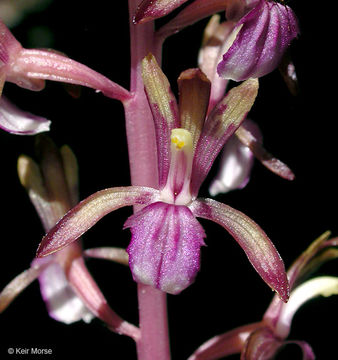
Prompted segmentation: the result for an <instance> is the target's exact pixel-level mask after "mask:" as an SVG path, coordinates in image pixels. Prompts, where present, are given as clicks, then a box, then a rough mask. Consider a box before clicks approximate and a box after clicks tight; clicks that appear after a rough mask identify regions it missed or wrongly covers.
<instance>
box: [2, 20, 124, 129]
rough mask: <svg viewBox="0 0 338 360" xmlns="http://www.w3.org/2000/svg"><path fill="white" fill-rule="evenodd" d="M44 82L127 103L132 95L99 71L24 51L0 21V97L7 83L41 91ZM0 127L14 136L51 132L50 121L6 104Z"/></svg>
mask: <svg viewBox="0 0 338 360" xmlns="http://www.w3.org/2000/svg"><path fill="white" fill-rule="evenodd" d="M45 80H53V81H61V82H65V83H71V84H77V85H82V86H87V87H90V88H93V89H95V90H97V91H101V92H102V93H103V94H104V95H106V96H108V97H111V98H114V99H118V100H121V101H125V100H127V99H129V98H130V95H129V92H128V91H127V90H125V89H124V88H122V87H120V86H119V85H117V84H116V83H114V82H112V81H110V80H109V79H107V78H106V77H104V76H103V75H101V74H99V73H97V72H96V71H94V70H92V69H90V68H88V67H87V66H85V65H82V64H80V63H78V62H76V61H74V60H71V59H69V58H68V57H66V56H64V55H61V54H60V53H57V52H55V51H50V50H35V49H24V48H23V47H22V46H21V44H20V43H19V42H18V41H17V40H16V39H15V37H14V36H13V35H12V33H11V32H10V30H9V29H8V28H7V27H6V25H5V24H4V23H3V22H2V21H1V20H0V95H1V93H2V89H3V86H4V84H5V82H6V81H9V82H12V83H15V84H16V85H18V86H20V87H23V88H26V89H29V90H33V91H39V90H42V89H43V88H44V86H45ZM0 107H1V110H0V127H1V128H2V129H4V130H6V131H8V132H11V133H14V134H36V133H39V132H42V131H47V130H49V125H50V121H49V120H47V119H44V118H41V117H38V116H35V115H31V114H27V113H25V114H24V115H25V116H23V113H22V112H21V111H20V110H18V109H16V108H15V107H14V106H12V105H9V103H8V102H7V101H6V100H4V101H1V103H0Z"/></svg>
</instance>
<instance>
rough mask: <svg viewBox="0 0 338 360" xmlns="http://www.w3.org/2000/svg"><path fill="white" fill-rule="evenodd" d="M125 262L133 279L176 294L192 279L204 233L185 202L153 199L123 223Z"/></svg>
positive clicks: (198, 266) (198, 262)
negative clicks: (128, 232) (126, 234)
mask: <svg viewBox="0 0 338 360" xmlns="http://www.w3.org/2000/svg"><path fill="white" fill-rule="evenodd" d="M124 226H125V228H130V229H131V233H132V239H131V242H130V244H129V246H128V249H127V252H128V254H129V265H130V268H131V271H132V274H133V277H134V280H135V281H137V282H141V283H144V284H146V285H151V286H153V287H155V288H157V289H160V290H162V291H165V292H167V293H170V294H178V293H180V292H181V291H182V290H184V289H185V288H186V287H188V286H189V285H190V284H191V283H192V282H193V281H194V279H195V276H196V274H197V272H198V271H199V268H200V247H201V246H202V245H204V241H203V239H204V237H205V233H204V230H203V228H202V226H201V225H200V223H199V222H198V221H197V220H196V219H195V217H194V215H193V214H192V213H191V211H190V210H189V209H188V208H187V207H186V206H179V205H172V204H166V203H163V202H156V203H153V204H151V205H149V206H147V207H145V208H144V209H143V210H141V211H140V212H138V213H136V214H135V215H132V216H131V217H130V218H129V219H128V220H127V221H126V223H125V225H124Z"/></svg>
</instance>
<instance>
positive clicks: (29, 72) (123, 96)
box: [6, 49, 130, 101]
mask: <svg viewBox="0 0 338 360" xmlns="http://www.w3.org/2000/svg"><path fill="white" fill-rule="evenodd" d="M27 79H28V84H26V82H27ZM36 79H38V80H41V79H42V80H52V81H61V82H65V83H70V84H77V85H82V86H87V87H90V88H93V89H95V90H97V91H102V93H103V94H104V95H106V96H108V97H110V98H113V99H118V100H120V101H125V100H128V99H130V94H129V92H128V91H127V90H125V89H124V88H122V87H121V86H119V85H118V84H116V83H114V82H113V81H111V80H109V79H108V78H106V77H105V76H103V75H101V74H99V73H98V72H96V71H94V70H92V69H90V68H89V67H87V66H85V65H83V64H80V63H78V62H76V61H74V60H72V59H70V58H68V57H66V56H64V55H61V54H59V53H56V52H54V51H48V50H34V49H32V50H30V49H22V50H21V51H20V52H19V53H18V54H17V56H16V58H15V59H14V62H13V64H11V66H10V67H9V69H8V72H7V78H6V80H7V81H10V82H13V83H15V84H17V85H19V86H22V87H26V88H28V89H30V90H41V87H40V88H38V89H34V88H32V86H31V85H30V82H31V81H34V80H36Z"/></svg>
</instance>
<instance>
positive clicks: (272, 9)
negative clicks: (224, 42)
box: [218, 0, 299, 81]
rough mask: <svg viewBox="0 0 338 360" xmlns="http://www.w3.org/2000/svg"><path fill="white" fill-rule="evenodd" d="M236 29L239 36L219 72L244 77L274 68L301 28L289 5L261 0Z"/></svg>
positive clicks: (219, 66) (265, 72) (226, 55)
mask: <svg viewBox="0 0 338 360" xmlns="http://www.w3.org/2000/svg"><path fill="white" fill-rule="evenodd" d="M234 32H238V33H237V36H236V39H235V40H234V42H233V43H232V45H231V46H230V48H229V49H228V51H227V52H226V53H225V54H224V56H223V60H222V61H221V62H220V64H219V65H218V73H219V75H220V76H221V77H223V78H226V79H232V80H235V81H241V80H245V79H248V78H250V77H260V76H263V75H265V74H268V73H269V72H271V71H272V70H274V69H275V68H276V67H277V66H278V65H279V63H280V61H281V59H282V56H283V54H284V52H285V50H286V49H287V48H288V46H289V45H290V43H291V41H292V40H293V39H294V38H295V37H296V36H297V35H298V33H299V30H298V24H297V19H296V16H295V14H294V13H293V11H292V10H291V9H290V8H289V7H288V6H285V5H282V4H279V3H277V2H275V1H266V0H261V1H260V2H259V3H258V4H257V5H256V6H255V7H254V8H253V9H252V10H251V11H250V12H249V13H248V14H246V15H245V16H244V17H243V18H242V19H241V20H240V21H239V22H238V23H237V26H236V28H235V29H234Z"/></svg>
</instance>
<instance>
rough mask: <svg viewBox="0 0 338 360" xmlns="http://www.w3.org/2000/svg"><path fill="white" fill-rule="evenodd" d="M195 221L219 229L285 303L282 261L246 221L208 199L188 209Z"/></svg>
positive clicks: (285, 277)
mask: <svg viewBox="0 0 338 360" xmlns="http://www.w3.org/2000/svg"><path fill="white" fill-rule="evenodd" d="M190 209H191V210H192V212H193V214H194V215H195V216H197V217H202V218H205V219H209V220H212V221H214V222H216V223H218V224H220V225H221V226H223V227H224V228H225V229H226V230H227V231H228V232H229V233H230V234H231V235H232V236H233V237H234V239H235V240H236V241H237V242H238V244H239V245H240V246H241V247H242V249H243V250H244V251H245V253H246V255H247V257H248V259H249V261H250V262H251V264H252V266H253V267H254V268H255V270H256V271H257V272H258V274H259V275H260V276H261V277H262V279H263V280H264V281H265V282H266V283H267V284H268V285H269V286H270V287H271V288H272V289H273V290H275V291H276V292H277V293H278V295H279V296H280V298H281V299H282V300H283V301H284V302H286V301H287V300H288V298H289V284H288V279H287V276H286V272H285V268H284V264H283V261H282V259H281V257H280V255H279V254H278V252H277V250H276V248H275V246H274V245H273V243H272V242H271V240H270V239H269V238H268V237H267V235H266V234H265V233H264V231H263V230H262V229H261V228H260V227H259V226H258V225H257V224H256V223H255V222H254V221H253V220H251V219H250V218H249V217H247V216H246V215H244V214H243V213H241V212H239V211H238V210H235V209H233V208H231V207H230V206H227V205H225V204H222V203H219V202H217V201H214V200H211V199H199V200H195V201H194V202H193V203H192V205H191V206H190Z"/></svg>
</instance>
